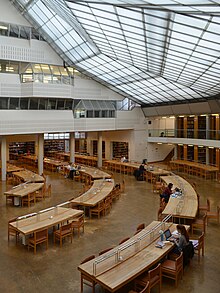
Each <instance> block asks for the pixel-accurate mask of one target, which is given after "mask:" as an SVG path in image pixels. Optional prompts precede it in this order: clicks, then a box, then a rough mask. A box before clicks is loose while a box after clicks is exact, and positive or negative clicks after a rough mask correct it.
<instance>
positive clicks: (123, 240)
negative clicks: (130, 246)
mask: <svg viewBox="0 0 220 293" xmlns="http://www.w3.org/2000/svg"><path fill="white" fill-rule="evenodd" d="M129 239H130V237H126V238H124V239H122V240H121V241H120V242H119V243H118V245H120V244H122V243H124V242H125V241H127V240H129Z"/></svg>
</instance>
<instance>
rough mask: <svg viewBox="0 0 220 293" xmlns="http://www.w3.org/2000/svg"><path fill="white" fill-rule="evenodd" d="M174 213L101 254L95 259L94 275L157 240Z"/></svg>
mask: <svg viewBox="0 0 220 293" xmlns="http://www.w3.org/2000/svg"><path fill="white" fill-rule="evenodd" d="M171 217H172V215H168V216H166V218H164V220H163V221H162V222H160V223H158V224H156V225H155V227H153V228H152V229H151V230H147V231H144V233H142V232H140V233H141V235H140V236H138V237H137V238H134V239H131V240H128V241H127V242H125V243H123V244H121V245H119V246H118V247H116V248H114V249H112V250H111V251H109V252H107V253H105V254H104V255H101V256H99V257H98V258H96V259H95V260H94V261H93V275H94V276H97V275H99V274H102V273H104V272H106V271H107V270H109V268H112V266H116V265H118V264H119V263H120V262H123V261H125V260H126V259H128V258H130V257H131V256H133V255H135V254H136V253H138V252H139V251H141V250H142V249H144V248H146V247H147V246H149V245H150V244H151V243H152V242H154V241H156V240H157V238H159V237H160V231H161V230H162V231H164V230H165V229H166V228H168V226H167V221H168V220H169V219H170V218H171Z"/></svg>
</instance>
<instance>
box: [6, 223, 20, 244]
mask: <svg viewBox="0 0 220 293" xmlns="http://www.w3.org/2000/svg"><path fill="white" fill-rule="evenodd" d="M16 220H17V218H13V219H11V220H9V221H8V243H9V240H10V236H12V237H15V241H16V244H17V243H18V241H19V234H20V233H19V232H18V231H17V229H16V228H14V227H13V226H11V225H10V223H12V222H15V221H16Z"/></svg>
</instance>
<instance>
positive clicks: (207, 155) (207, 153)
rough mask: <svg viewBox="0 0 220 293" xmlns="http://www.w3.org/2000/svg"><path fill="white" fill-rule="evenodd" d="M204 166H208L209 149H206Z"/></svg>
mask: <svg viewBox="0 0 220 293" xmlns="http://www.w3.org/2000/svg"><path fill="white" fill-rule="evenodd" d="M206 165H209V148H208V147H206Z"/></svg>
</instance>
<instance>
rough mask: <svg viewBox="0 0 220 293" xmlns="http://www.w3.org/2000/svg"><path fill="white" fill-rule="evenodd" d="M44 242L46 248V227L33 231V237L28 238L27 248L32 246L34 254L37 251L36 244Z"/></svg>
mask: <svg viewBox="0 0 220 293" xmlns="http://www.w3.org/2000/svg"><path fill="white" fill-rule="evenodd" d="M41 243H46V249H47V248H48V229H44V230H40V231H36V232H34V235H33V237H30V238H29V239H28V250H29V248H30V247H32V248H34V254H36V251H37V245H38V244H41Z"/></svg>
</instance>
